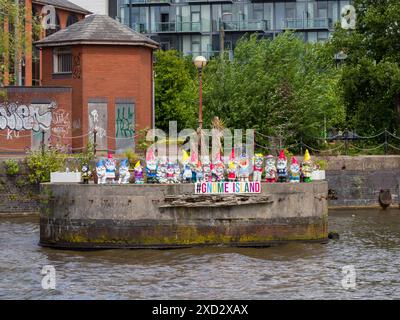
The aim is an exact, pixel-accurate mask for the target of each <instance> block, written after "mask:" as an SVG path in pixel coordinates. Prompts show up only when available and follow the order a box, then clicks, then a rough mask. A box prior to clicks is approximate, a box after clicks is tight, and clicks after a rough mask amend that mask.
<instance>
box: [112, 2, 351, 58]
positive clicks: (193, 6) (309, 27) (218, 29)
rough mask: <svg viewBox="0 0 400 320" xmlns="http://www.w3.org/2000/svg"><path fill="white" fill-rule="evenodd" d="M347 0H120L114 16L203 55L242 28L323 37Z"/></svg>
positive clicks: (231, 40)
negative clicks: (292, 31) (293, 32)
mask: <svg viewBox="0 0 400 320" xmlns="http://www.w3.org/2000/svg"><path fill="white" fill-rule="evenodd" d="M351 2H352V1H351V0H297V1H296V0H286V1H284V0H281V1H279V0H118V1H117V4H116V5H117V6H118V7H117V12H118V13H117V16H118V18H119V19H120V21H121V22H122V23H124V24H126V25H128V26H130V27H131V28H132V29H134V30H136V31H138V32H140V33H144V34H146V35H148V36H149V37H151V38H152V39H154V40H156V41H157V42H159V43H160V44H161V47H162V48H163V49H177V50H179V51H181V52H183V53H184V54H193V55H198V54H202V55H204V56H206V57H210V56H212V55H215V54H217V53H218V52H219V51H220V48H221V47H222V46H223V49H224V50H232V49H234V47H235V45H236V42H237V41H238V39H240V38H241V37H242V36H243V35H244V34H245V33H258V34H259V35H260V36H262V37H270V38H273V37H275V36H276V35H277V34H279V33H281V32H283V31H284V30H286V29H292V30H295V31H296V32H297V33H298V35H299V36H300V37H301V38H303V39H304V41H325V40H327V39H328V37H329V34H330V32H331V31H332V30H333V28H334V25H335V23H336V22H338V21H340V18H341V10H342V8H343V7H344V6H345V5H348V4H351Z"/></svg>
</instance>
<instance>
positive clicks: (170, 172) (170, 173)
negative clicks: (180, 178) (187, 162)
mask: <svg viewBox="0 0 400 320" xmlns="http://www.w3.org/2000/svg"><path fill="white" fill-rule="evenodd" d="M166 178H167V181H166V183H169V184H171V183H174V182H175V167H174V164H173V163H172V162H168V165H167V177H166Z"/></svg>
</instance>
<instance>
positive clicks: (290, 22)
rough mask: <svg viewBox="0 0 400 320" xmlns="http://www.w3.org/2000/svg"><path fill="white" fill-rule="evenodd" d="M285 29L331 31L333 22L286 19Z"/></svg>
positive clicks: (328, 20)
mask: <svg viewBox="0 0 400 320" xmlns="http://www.w3.org/2000/svg"><path fill="white" fill-rule="evenodd" d="M283 22H284V29H330V28H331V27H332V21H331V19H329V18H316V19H285V20H283Z"/></svg>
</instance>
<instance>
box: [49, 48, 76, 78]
mask: <svg viewBox="0 0 400 320" xmlns="http://www.w3.org/2000/svg"><path fill="white" fill-rule="evenodd" d="M53 72H54V73H72V52H71V48H56V49H54V53H53Z"/></svg>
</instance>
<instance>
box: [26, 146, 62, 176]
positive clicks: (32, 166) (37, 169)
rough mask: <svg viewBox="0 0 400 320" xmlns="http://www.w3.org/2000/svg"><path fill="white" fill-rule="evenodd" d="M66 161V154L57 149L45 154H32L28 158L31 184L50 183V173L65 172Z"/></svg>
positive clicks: (39, 152)
mask: <svg viewBox="0 0 400 320" xmlns="http://www.w3.org/2000/svg"><path fill="white" fill-rule="evenodd" d="M66 159H67V155H66V154H63V153H60V152H58V151H57V150H55V149H47V150H45V152H44V153H43V154H42V152H41V151H32V152H30V153H29V154H28V155H27V157H26V162H27V165H28V169H29V181H30V183H32V184H38V183H43V182H49V181H50V173H51V172H56V171H61V170H63V169H64V166H65V161H66Z"/></svg>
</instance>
